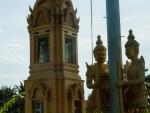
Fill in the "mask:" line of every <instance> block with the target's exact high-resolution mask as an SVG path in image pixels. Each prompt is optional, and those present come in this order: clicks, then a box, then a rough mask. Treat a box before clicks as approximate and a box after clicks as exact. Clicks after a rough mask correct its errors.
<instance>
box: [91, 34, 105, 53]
mask: <svg viewBox="0 0 150 113" xmlns="http://www.w3.org/2000/svg"><path fill="white" fill-rule="evenodd" d="M99 51H101V52H102V54H106V52H105V53H103V52H104V51H106V48H105V46H104V45H103V42H102V40H101V36H100V35H98V36H97V41H96V47H95V48H94V50H93V53H94V54H95V53H96V52H99Z"/></svg>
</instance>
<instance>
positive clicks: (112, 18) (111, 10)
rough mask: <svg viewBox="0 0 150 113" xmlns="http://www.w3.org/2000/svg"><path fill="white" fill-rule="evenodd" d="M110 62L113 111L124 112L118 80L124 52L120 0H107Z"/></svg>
mask: <svg viewBox="0 0 150 113" xmlns="http://www.w3.org/2000/svg"><path fill="white" fill-rule="evenodd" d="M106 13H107V37H108V63H109V73H110V95H111V113H122V108H121V106H122V102H121V101H120V99H121V98H122V97H121V95H122V94H121V90H120V89H118V88H117V85H116V83H117V80H121V78H122V77H121V76H122V52H121V33H120V12H119V0H106Z"/></svg>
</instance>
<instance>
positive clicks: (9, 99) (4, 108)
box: [0, 82, 25, 113]
mask: <svg viewBox="0 0 150 113" xmlns="http://www.w3.org/2000/svg"><path fill="white" fill-rule="evenodd" d="M24 91H25V88H24V85H23V84H22V83H21V82H20V85H19V86H15V87H14V88H11V87H6V86H5V87H4V86H3V87H1V89H0V113H24V101H25V100H24V94H25V93H24Z"/></svg>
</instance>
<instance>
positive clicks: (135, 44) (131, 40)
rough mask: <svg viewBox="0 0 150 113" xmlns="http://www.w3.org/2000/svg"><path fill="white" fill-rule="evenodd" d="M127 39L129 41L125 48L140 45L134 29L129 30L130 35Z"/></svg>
mask: <svg viewBox="0 0 150 113" xmlns="http://www.w3.org/2000/svg"><path fill="white" fill-rule="evenodd" d="M127 39H128V41H127V43H126V44H125V48H127V47H130V46H135V47H139V43H138V42H137V41H136V40H135V37H134V35H133V31H132V30H131V29H130V30H129V35H128V37H127Z"/></svg>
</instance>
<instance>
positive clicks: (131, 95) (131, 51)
mask: <svg viewBox="0 0 150 113" xmlns="http://www.w3.org/2000/svg"><path fill="white" fill-rule="evenodd" d="M134 38H135V37H134V35H133V33H132V30H130V31H129V36H128V41H127V43H126V44H125V51H126V53H125V54H126V56H127V57H128V59H130V60H131V62H128V61H127V64H126V66H125V67H126V69H125V78H126V80H124V81H123V82H122V85H123V86H125V87H126V88H125V108H126V111H127V113H147V105H148V100H147V98H148V93H147V87H146V85H145V61H144V58H143V57H142V56H141V57H140V58H138V54H139V43H138V42H137V41H136V40H135V39H134Z"/></svg>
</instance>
